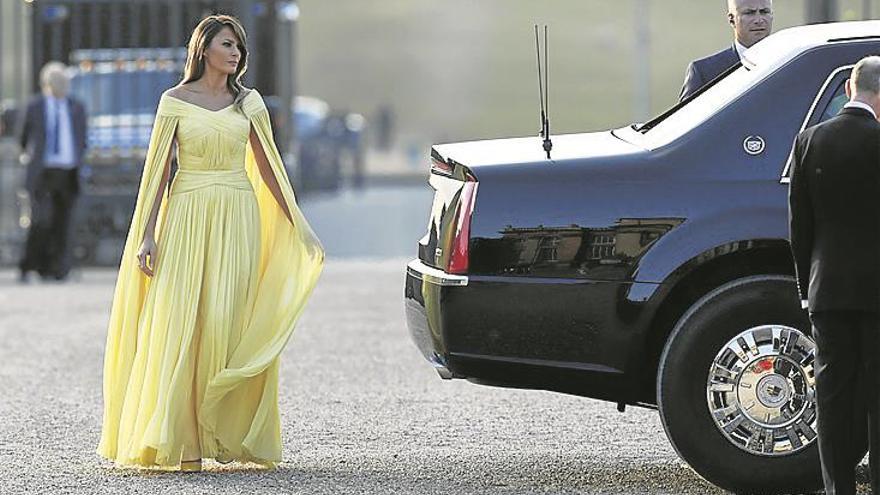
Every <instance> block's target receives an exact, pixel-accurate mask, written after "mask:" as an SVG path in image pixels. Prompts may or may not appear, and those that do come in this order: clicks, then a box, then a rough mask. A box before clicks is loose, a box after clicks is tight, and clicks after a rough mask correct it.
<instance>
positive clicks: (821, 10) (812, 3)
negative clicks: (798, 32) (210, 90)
mask: <svg viewBox="0 0 880 495" xmlns="http://www.w3.org/2000/svg"><path fill="white" fill-rule="evenodd" d="M806 7H807V8H806V10H805V12H806V16H807V18H806V22H807V24H817V23H820V22H834V21H836V20H837V19H838V17H839V16H838V12H839V9H838V1H837V0H807V5H806Z"/></svg>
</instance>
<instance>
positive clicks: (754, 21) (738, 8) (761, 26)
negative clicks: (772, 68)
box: [679, 0, 773, 100]
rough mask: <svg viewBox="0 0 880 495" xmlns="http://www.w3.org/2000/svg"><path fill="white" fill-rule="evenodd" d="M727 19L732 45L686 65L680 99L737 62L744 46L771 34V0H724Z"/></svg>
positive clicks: (749, 45)
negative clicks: (731, 33) (730, 28)
mask: <svg viewBox="0 0 880 495" xmlns="http://www.w3.org/2000/svg"><path fill="white" fill-rule="evenodd" d="M727 22H728V23H730V25H731V26H732V27H733V36H734V39H733V46H729V47H727V48H725V49H724V50H721V51H720V52H718V53H714V54H712V55H709V56H708V57H705V58H701V59H699V60H695V61H693V62H691V63H690V64H689V65H688V68H687V72H686V73H685V76H684V85H682V87H681V93H680V95H679V100H684V99H685V98H687V97H688V96H690V95H692V94H694V93H696V92H697V90H699V89H700V88H702V87H703V86H704V85H705V84H706V83H708V82H709V81H711V80H712V79H715V78H716V77H718V76H719V75H721V73H722V72H724V71H726V70H727V69H730V68H731V67H733V66H734V65H736V64H737V63H739V60H740V57H742V54H743V52H744V51H746V49H747V48H751V47H752V46H753V45H754V44H755V43H757V42H759V41H761V40H762V39H764V38H766V37H767V36H769V35H770V31H771V30H772V29H773V0H727Z"/></svg>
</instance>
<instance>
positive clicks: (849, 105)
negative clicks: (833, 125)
mask: <svg viewBox="0 0 880 495" xmlns="http://www.w3.org/2000/svg"><path fill="white" fill-rule="evenodd" d="M843 108H861V109H862V110H867V111H869V112H871V115H872V116H873V117H874V120H877V112H875V111H874V109H873V108H871V105H868V104H867V103H862V102H860V101H849V102H847V104H846V105H844V106H843Z"/></svg>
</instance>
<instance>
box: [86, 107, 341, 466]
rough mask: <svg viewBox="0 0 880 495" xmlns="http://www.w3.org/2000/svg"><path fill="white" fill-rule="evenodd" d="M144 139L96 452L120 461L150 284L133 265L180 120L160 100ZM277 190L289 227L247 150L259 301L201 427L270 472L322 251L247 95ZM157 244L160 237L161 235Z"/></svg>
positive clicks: (235, 454) (209, 396) (212, 388)
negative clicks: (289, 355) (287, 355)
mask: <svg viewBox="0 0 880 495" xmlns="http://www.w3.org/2000/svg"><path fill="white" fill-rule="evenodd" d="M162 100H163V102H162V103H160V106H159V109H158V111H157V115H156V120H155V123H154V126H153V130H152V134H151V137H150V144H149V148H148V150H147V156H146V160H145V163H144V169H143V174H142V177H141V182H140V187H139V190H138V196H137V203H136V206H135V209H134V214H133V216H132V221H131V227H130V228H129V231H128V236H127V238H126V242H125V248H124V251H123V254H122V260H121V262H120V266H119V274H118V279H117V282H116V290H115V292H114V296H113V306H112V310H111V313H110V324H109V328H108V331H107V345H106V349H105V355H104V420H103V427H102V434H101V441H100V445H99V446H98V453H99V454H101V455H102V456H104V457H107V458H109V459H116V457H117V449H118V447H119V446H118V442H119V440H120V439H119V424H120V414H121V411H122V404H123V400H124V398H125V390H126V387H127V384H128V381H129V375H130V371H131V368H132V362H133V360H134V356H135V353H136V352H137V340H138V339H137V334H138V322H139V320H140V317H141V312H142V310H143V306H144V300H145V297H146V294H147V290H148V289H149V287H150V282H151V279H150V277H147V276H146V275H144V274H143V273H142V272H141V271H140V270H139V269H138V267H137V260H136V255H137V251H138V250H139V249H140V244H141V241H142V240H143V234H144V230H145V228H146V224H147V220H148V216H149V212H150V207H151V206H152V205H151V202H152V201H151V199H152V198H155V197H156V194H157V192H158V189H159V185H160V183H161V179H162V173H163V171H164V165H165V162H166V159H167V157H168V154H169V152H170V151H171V145H172V141H173V139H174V136H175V132H176V129H177V122H178V119H179V118H180V116H181V115H180V113H179V112H176V111H175V107H174V105H173V104H171V103H170V102H168V101H167V100H168V99H167V98H163V99H162ZM241 105H242V109H243V111H244V114H245V115H246V116H247V117H248V119H249V120H250V122H251V125H252V127H253V129H254V130H255V131H256V135H257V136H258V137H259V140H260V144H261V145H262V148H263V150H264V151H265V154H266V157H267V159H268V162H269V165H270V168H271V170H272V173H273V174H274V176H275V180H276V182H277V183H278V184H279V185H280V188H281V191H282V193H283V196H284V201H285V202H286V203H287V208H288V209H289V211H290V213H291V216H292V218H293V225H291V223H290V222H289V221H288V219H287V217H286V216H285V215H284V212H283V211H282V209H281V208H280V206H279V205H278V202H277V201H276V199H275V197H274V196H273V195H272V193H271V192H270V190H269V188H268V187H267V186H266V184H265V183H264V182H263V180H262V178H261V176H260V171H259V169H258V167H257V163H256V159H255V156H254V152H253V149H252V148H251V146H248V147H247V153H246V170H247V175H248V178H249V180H250V182H251V184H252V186H253V188H254V191H255V193H256V197H257V202H258V205H259V211H260V237H261V239H260V246H261V253H260V262H259V268H258V269H259V274H258V283H257V296H256V302H255V305H254V309H253V313H252V314H251V315H250V316H249V318H248V319H247V323H246V327H245V331H244V333H243V336H242V339H241V342H240V344H239V345H238V347H237V348H236V349H235V351H234V352H233V353H232V355H231V358H230V360H229V362H228V363H227V366H226V368H225V369H224V370H223V371H221V372H220V373H219V374H218V375H217V376H216V377H215V378H214V379H213V380H212V381H211V382H210V383H209V384H208V386H207V388H206V392H205V397H204V401H203V403H202V408H201V409H200V411H199V423H200V425H201V426H202V428H204V429H205V430H206V431H208V432H211V434H212V435H213V437H214V438H216V439H217V441H218V442H219V443H220V445H222V446H223V447H224V448H225V450H226V451H227V453H228V454H229V455H230V456H231V457H232V458H237V459H244V460H252V461H255V462H261V463H263V464H267V465H272V464H273V463H275V462H278V461H280V459H281V445H280V430H281V428H280V419H279V415H278V406H277V393H278V362H279V355H280V354H281V351H282V350H283V349H284V347H285V345H286V343H287V341H288V340H289V339H290V336H291V334H292V333H293V329H294V325H295V324H296V321H297V319H298V318H299V315H300V313H301V312H302V310H303V307H304V305H305V302H306V299H307V298H308V296H309V294H310V293H311V291H312V289H313V288H314V286H315V284H316V283H317V280H318V277H319V275H320V272H321V268H322V265H323V260H324V250H323V248H322V246H321V244H320V242H319V241H318V238H317V237H316V236H315V233H314V232H313V231H312V229H311V227H310V226H309V224H308V222H307V221H306V219H305V218H304V217H303V214H302V212H301V211H300V210H299V208H298V207H297V204H296V198H295V197H294V192H293V188H292V187H291V185H290V181H289V180H288V176H287V172H286V170H285V168H284V164H283V163H282V161H281V156H280V155H279V153H278V150H277V148H276V146H275V141H274V138H273V137H272V128H271V123H270V118H269V113H268V111H267V110H266V106H265V104H264V102H263V98H262V97H261V96H260V95H259V93H258V92H257V91H256V90H250V91H249V93H248V94H247V95H246V96H245V97H244V98H243V100H241ZM166 203H167V195H166V194H163V195H162V204H161V205H160V210H159V217H158V221H157V226H156V232H157V233H158V232H159V231H160V230H159V229H161V224H162V219H163V217H164V212H165V208H166ZM157 237H158V236H157ZM254 387H257V388H259V389H260V390H258V391H257V392H258V396H259V397H261V399H260V404H259V406H258V407H257V409H256V413H255V414H254V415H253V416H248V417H235V416H231V415H228V414H224V409H226V410H228V409H229V408H227V407H226V406H227V405H230V404H234V403H235V402H236V401H237V400H239V399H240V398H242V397H244V396H245V395H246V394H247V395H249V396H253V395H252V394H253V393H254Z"/></svg>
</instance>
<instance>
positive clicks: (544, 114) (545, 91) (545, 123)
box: [535, 24, 553, 160]
mask: <svg viewBox="0 0 880 495" xmlns="http://www.w3.org/2000/svg"><path fill="white" fill-rule="evenodd" d="M535 50H536V52H537V54H538V96H539V98H540V102H541V137H542V138H543V139H544V151H546V152H547V159H548V160H549V159H550V150H552V149H553V142H552V141H551V140H550V118H549V115H550V82H549V81H550V77H549V74H550V69H549V66H548V64H547V61H548V58H549V57H548V56H547V25H546V24H544V80H543V83H542V82H541V44H540V41H539V38H538V25H537V24H535Z"/></svg>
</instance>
